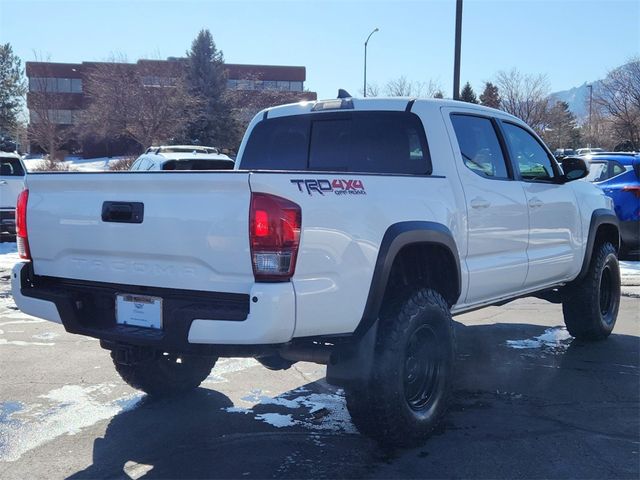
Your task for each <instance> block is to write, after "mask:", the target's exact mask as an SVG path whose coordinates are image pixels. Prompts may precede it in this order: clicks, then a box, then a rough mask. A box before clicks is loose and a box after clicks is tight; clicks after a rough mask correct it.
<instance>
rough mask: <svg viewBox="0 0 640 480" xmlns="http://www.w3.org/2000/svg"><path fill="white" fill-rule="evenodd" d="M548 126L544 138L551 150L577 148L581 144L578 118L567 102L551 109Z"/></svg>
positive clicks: (557, 104)
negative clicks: (577, 123)
mask: <svg viewBox="0 0 640 480" xmlns="http://www.w3.org/2000/svg"><path fill="white" fill-rule="evenodd" d="M547 115H548V118H547V125H546V128H545V130H544V132H543V137H544V140H545V142H546V143H547V145H548V146H549V148H551V149H552V150H555V149H556V148H577V147H578V146H579V143H580V130H579V129H578V126H577V125H576V117H575V115H574V114H573V113H571V111H570V110H569V104H568V103H567V102H560V101H558V102H556V103H555V105H554V106H553V107H552V108H551V109H549V112H548V114H547Z"/></svg>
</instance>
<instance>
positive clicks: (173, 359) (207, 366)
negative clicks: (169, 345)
mask: <svg viewBox="0 0 640 480" xmlns="http://www.w3.org/2000/svg"><path fill="white" fill-rule="evenodd" d="M111 358H112V360H113V364H114V365H115V367H116V371H117V372H118V374H120V376H121V377H122V379H123V380H124V381H125V382H126V383H127V384H129V385H130V386H132V387H133V388H136V389H138V390H142V391H143V392H146V393H147V394H149V395H152V396H156V397H162V396H170V395H175V394H178V393H182V392H186V391H189V390H193V389H195V388H197V387H198V386H199V385H200V384H201V383H202V381H203V380H204V379H205V378H207V377H208V376H209V374H210V373H211V370H212V369H213V367H214V365H215V363H216V361H217V358H216V357H205V356H191V355H171V354H167V353H162V352H157V353H156V354H154V355H152V356H151V357H150V358H147V359H145V360H142V361H139V362H136V363H133V364H125V363H120V362H118V361H117V356H116V354H115V352H113V351H112V352H111Z"/></svg>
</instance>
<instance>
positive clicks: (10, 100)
mask: <svg viewBox="0 0 640 480" xmlns="http://www.w3.org/2000/svg"><path fill="white" fill-rule="evenodd" d="M26 92H27V88H26V82H25V80H24V77H23V75H22V62H21V61H20V58H18V56H17V55H14V53H13V49H12V48H11V44H10V43H6V44H4V45H0V136H14V134H15V131H16V128H17V127H18V123H19V122H18V115H19V113H20V106H21V105H22V98H23V96H24V94H25V93H26Z"/></svg>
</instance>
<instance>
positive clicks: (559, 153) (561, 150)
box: [553, 148, 576, 159]
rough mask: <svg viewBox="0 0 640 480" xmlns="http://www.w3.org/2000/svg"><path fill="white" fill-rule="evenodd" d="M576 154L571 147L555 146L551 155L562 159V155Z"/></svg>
mask: <svg viewBox="0 0 640 480" xmlns="http://www.w3.org/2000/svg"><path fill="white" fill-rule="evenodd" d="M574 155H576V151H575V150H574V149H573V148H556V149H555V150H554V151H553V156H554V157H556V158H557V159H562V158H564V157H573V156H574Z"/></svg>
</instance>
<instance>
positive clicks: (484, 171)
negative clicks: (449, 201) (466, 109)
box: [451, 114, 509, 179]
mask: <svg viewBox="0 0 640 480" xmlns="http://www.w3.org/2000/svg"><path fill="white" fill-rule="evenodd" d="M451 123H452V124H453V129H454V130H455V132H456V138H457V139H458V146H459V147H460V155H461V156H462V161H463V162H464V164H465V166H466V167H467V168H468V169H469V170H471V171H472V172H474V173H476V174H478V175H480V176H481V177H485V178H496V179H508V178H509V172H508V170H507V163H506V162H505V158H504V155H503V153H502V148H501V147H500V142H499V141H498V136H497V135H496V131H495V129H494V127H493V123H492V122H491V120H489V119H488V118H484V117H476V116H472V115H461V114H454V115H451Z"/></svg>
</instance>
